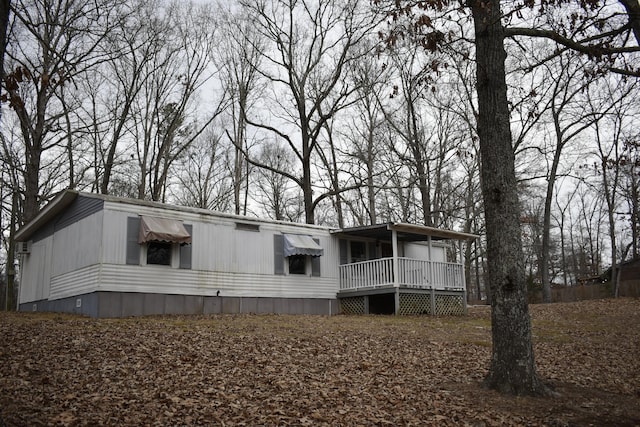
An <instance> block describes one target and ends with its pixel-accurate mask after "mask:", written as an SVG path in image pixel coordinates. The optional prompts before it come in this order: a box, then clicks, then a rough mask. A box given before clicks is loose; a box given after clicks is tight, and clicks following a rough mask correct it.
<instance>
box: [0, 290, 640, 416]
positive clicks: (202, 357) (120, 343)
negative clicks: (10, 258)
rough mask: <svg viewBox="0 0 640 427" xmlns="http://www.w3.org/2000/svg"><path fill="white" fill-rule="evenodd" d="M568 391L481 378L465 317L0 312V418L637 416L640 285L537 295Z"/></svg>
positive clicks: (542, 328) (543, 338) (547, 360)
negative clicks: (604, 295) (630, 292)
mask: <svg viewBox="0 0 640 427" xmlns="http://www.w3.org/2000/svg"><path fill="white" fill-rule="evenodd" d="M531 312H532V318H533V334H534V342H535V343H534V345H535V351H536V362H537V366H538V370H539V373H540V374H541V376H542V377H543V378H544V379H545V380H546V381H548V383H549V384H550V385H551V386H553V387H554V388H555V390H556V392H557V393H558V395H557V396H556V397H552V398H514V397H507V396H502V395H499V394H497V393H495V392H492V391H488V390H485V389H483V388H482V378H483V377H484V376H485V375H486V372H487V367H488V365H489V357H490V348H491V335H490V322H489V309H488V308H487V307H471V308H470V310H469V315H468V316H466V317H439V318H434V317H426V316H425V317H393V316H334V317H321V316H276V315H240V316H234V315H223V316H206V317H205V316H202V317H162V318H161V317H152V318H133V319H107V320H95V319H88V318H82V317H74V316H70V315H57V314H32V313H23V314H16V313H9V314H7V313H1V314H0V337H1V339H2V345H1V349H0V417H1V420H0V426H2V425H3V422H4V423H5V424H6V425H9V426H13V425H16V426H37V425H91V426H96V425H118V426H127V425H131V426H143V425H150V426H156V425H157V426H165V425H226V426H232V425H248V426H254V425H330V426H340V425H344V426H356V425H362V426H370V425H379V426H384V425H390V426H400V425H416V426H417V425H420V426H422V425H438V426H441V425H442V426H446V425H452V426H453V425H455V426H458V425H470V426H504V425H518V426H520V425H530V426H538V425H548V426H574V425H575V426H583V425H597V426H608V425H610V426H614V425H615V426H638V425H640V354H639V353H640V299H617V300H599V301H589V302H581V303H571V304H549V305H534V306H531Z"/></svg>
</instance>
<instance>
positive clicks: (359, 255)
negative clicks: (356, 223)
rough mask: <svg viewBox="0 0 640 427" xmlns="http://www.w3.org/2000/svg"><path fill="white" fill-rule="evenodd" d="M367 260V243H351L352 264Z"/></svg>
mask: <svg viewBox="0 0 640 427" xmlns="http://www.w3.org/2000/svg"><path fill="white" fill-rule="evenodd" d="M366 260H367V245H366V243H365V242H358V241H352V242H351V262H360V261H366Z"/></svg>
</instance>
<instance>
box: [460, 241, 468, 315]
mask: <svg viewBox="0 0 640 427" xmlns="http://www.w3.org/2000/svg"><path fill="white" fill-rule="evenodd" d="M458 251H459V252H460V264H461V265H462V304H463V307H462V308H463V311H464V314H465V315H466V314H467V277H466V276H467V274H466V273H467V272H466V271H465V265H466V260H465V258H464V252H462V240H458Z"/></svg>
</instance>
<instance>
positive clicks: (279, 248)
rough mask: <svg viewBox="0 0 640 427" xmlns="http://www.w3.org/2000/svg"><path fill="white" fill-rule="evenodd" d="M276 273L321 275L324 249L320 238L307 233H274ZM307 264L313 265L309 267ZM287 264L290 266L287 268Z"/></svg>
mask: <svg viewBox="0 0 640 427" xmlns="http://www.w3.org/2000/svg"><path fill="white" fill-rule="evenodd" d="M273 252H274V253H273V259H274V271H273V272H274V274H281V275H285V274H300V275H305V276H308V275H309V270H310V271H311V276H312V277H319V276H320V258H321V256H322V255H323V253H324V249H323V248H322V246H321V245H320V239H318V238H314V237H311V236H306V235H294V234H274V235H273ZM307 264H310V265H311V268H310V269H309V268H308V267H307ZM286 266H288V267H289V268H288V269H287V268H286Z"/></svg>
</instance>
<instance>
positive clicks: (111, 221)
mask: <svg viewBox="0 0 640 427" xmlns="http://www.w3.org/2000/svg"><path fill="white" fill-rule="evenodd" d="M104 209H105V217H104V236H103V242H104V243H103V265H102V266H101V272H100V275H101V280H100V287H99V289H98V290H103V291H118V292H159V293H170V294H187V295H211V296H213V295H217V294H218V292H220V295H222V296H251V297H284V298H335V297H336V292H337V290H338V278H337V277H338V244H337V242H336V241H334V239H332V238H331V236H330V234H329V231H328V230H327V229H326V228H323V227H316V226H307V225H303V224H286V223H276V222H261V221H255V220H251V219H248V218H241V217H235V216H231V215H224V214H222V215H205V214H202V213H197V212H184V211H177V210H171V209H161V208H155V207H148V206H138V205H127V204H124V203H117V202H106V203H105V206H104ZM138 215H149V216H157V217H162V218H168V219H176V220H180V221H182V222H183V223H184V224H191V225H192V227H193V231H192V263H191V269H180V268H177V265H175V264H174V266H172V267H170V266H159V265H126V246H127V245H126V242H127V236H126V233H127V230H126V228H127V218H128V217H132V216H138ZM238 222H242V223H252V224H257V225H259V227H260V230H259V231H246V230H239V229H237V228H236V223H238ZM282 233H292V234H307V235H310V236H312V237H314V238H317V239H319V240H320V245H321V246H322V247H323V248H324V255H323V256H321V257H320V277H312V276H311V275H310V274H309V275H305V276H303V275H289V274H285V275H276V274H274V248H273V236H274V234H282ZM141 255H144V248H143V247H141ZM141 259H142V260H143V262H144V256H142V257H141Z"/></svg>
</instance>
